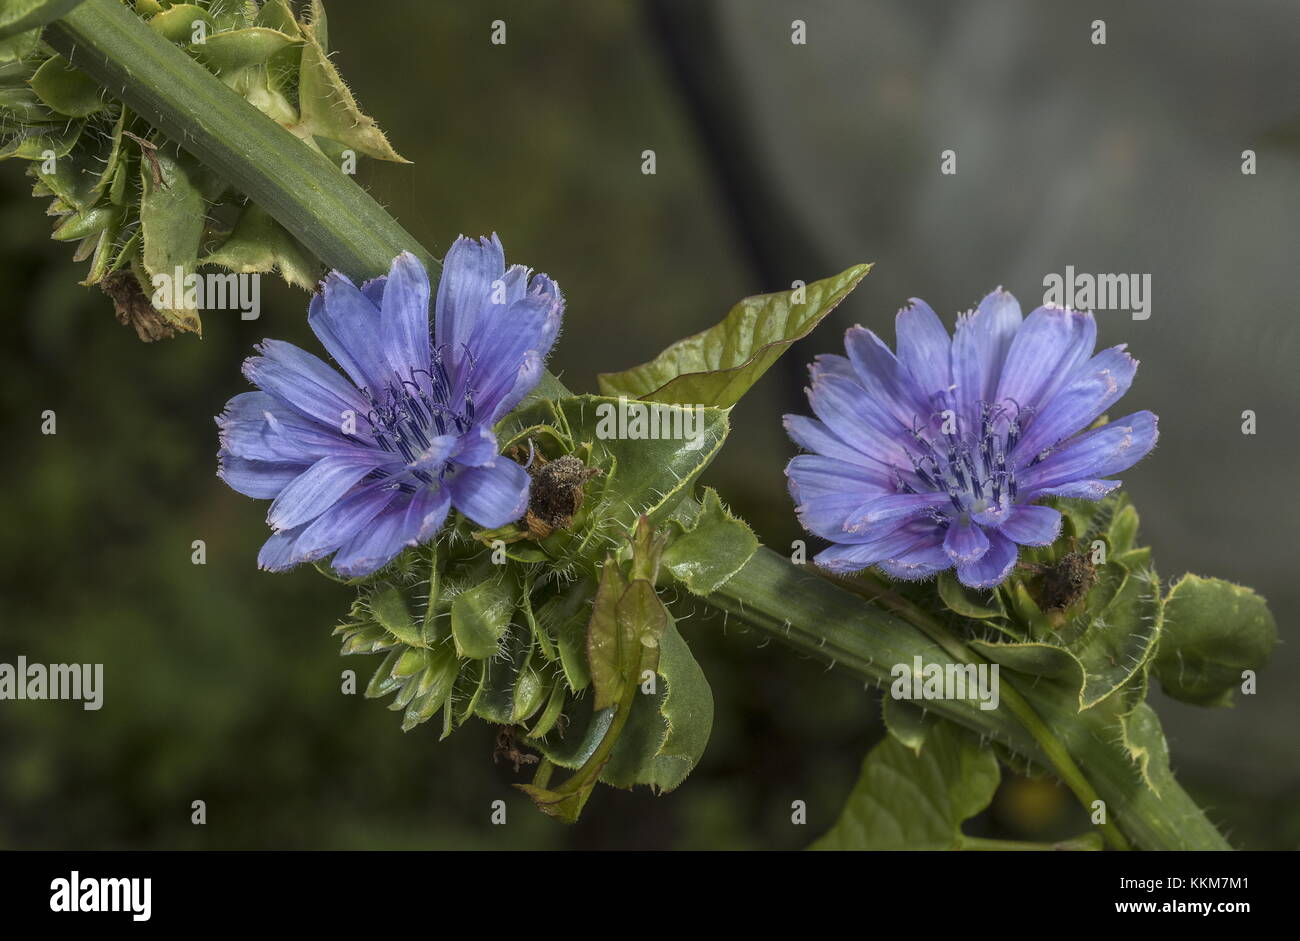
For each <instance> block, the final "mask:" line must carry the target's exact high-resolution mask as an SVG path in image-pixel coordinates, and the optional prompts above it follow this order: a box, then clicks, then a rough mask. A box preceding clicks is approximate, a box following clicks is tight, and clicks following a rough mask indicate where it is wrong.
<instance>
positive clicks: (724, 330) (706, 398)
mask: <svg viewBox="0 0 1300 941" xmlns="http://www.w3.org/2000/svg"><path fill="white" fill-rule="evenodd" d="M870 270H871V265H854V266H853V267H852V268H849V269H848V270H847V271H844V272H842V273H841V274H838V275H836V276H835V277H833V278H826V279H825V280H822V281H815V282H813V283H812V284H809V285H808V286H807V287H805V288H803V289H802V290H803V291H804V292H805V293H804V297H803V302H802V303H796V302H795V296H796V292H794V291H786V292H784V293H781V294H760V295H758V296H756V297H747V298H745V299H744V300H743V301H741V302H740V303H739V304H737V305H736V306H735V307H733V308H732V309H731V310H730V311H729V312H728V313H727V316H726V317H725V318H724V319H723V320H722V322H721V323H719V324H716V325H715V326H713V327H710V328H709V329H708V330H705V331H704V332H703V333H697V334H695V335H694V336H691V337H687V338H686V339H684V340H679V341H678V342H677V343H674V344H673V345H672V346H670V347H668V349H666V350H664V351H663V352H662V353H660V354H659V355H658V356H656V357H655V358H654V359H652V360H651V361H650V362H648V363H644V364H642V365H640V366H637V367H635V368H633V369H627V370H624V371H623V372H616V373H602V374H601V375H600V376H598V377H597V381H598V382H599V384H600V391H601V392H602V393H603V394H605V395H610V396H619V395H625V396H627V397H628V398H642V399H648V400H651V401H656V402H675V403H679V404H700V405H711V406H716V407H720V408H725V407H727V406H731V405H734V404H736V402H738V401H739V400H740V397H741V396H742V395H744V394H745V392H747V391H748V390H749V388H750V386H752V385H753V384H754V383H755V382H757V381H758V380H759V378H760V377H761V376H762V375H763V373H765V372H767V370H768V368H769V367H770V366H771V365H772V364H773V363H774V362H776V360H777V357H779V356H780V355H781V354H782V353H784V352H785V351H786V350H787V349H788V348H789V346H790V344H792V343H794V342H795V341H796V340H799V339H801V338H803V337H805V336H807V335H808V334H809V333H810V332H811V331H812V329H813V328H814V327H816V326H817V324H818V323H820V322H821V321H822V319H823V318H824V317H825V316H826V315H827V314H829V313H830V312H831V311H832V310H834V309H835V306H836V305H837V304H839V302H840V301H842V300H843V299H844V298H845V297H847V296H848V294H849V292H850V291H852V290H853V289H854V288H855V287H857V285H858V282H859V281H861V280H862V279H863V278H864V277H866V274H867V272H868V271H870Z"/></svg>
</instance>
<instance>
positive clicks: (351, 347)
mask: <svg viewBox="0 0 1300 941" xmlns="http://www.w3.org/2000/svg"><path fill="white" fill-rule="evenodd" d="M386 290H387V287H386V286H385V291H386ZM381 322H382V318H381V316H380V313H379V308H378V307H376V306H375V305H374V304H373V303H371V302H370V300H369V299H368V298H367V297H366V296H365V295H364V294H362V293H361V292H360V291H359V290H357V286H356V285H355V284H353V283H352V282H351V281H349V280H348V279H347V278H346V277H344V276H343V275H341V274H339V273H338V272H337V271H331V272H330V273H329V274H328V275H327V276H326V277H325V280H324V281H323V282H322V283H321V292H320V293H319V294H317V295H316V296H315V297H313V298H312V299H311V305H310V306H309V307H308V309H307V323H308V325H309V326H310V327H311V328H312V330H313V331H314V332H315V334H316V336H317V338H318V339H319V340H320V342H321V345H322V346H324V347H325V349H326V350H328V351H329V354H330V355H331V356H333V357H334V361H335V362H337V363H338V364H339V365H340V366H341V367H343V371H344V372H346V373H347V374H348V375H349V376H350V377H351V378H352V381H353V382H354V383H356V385H357V386H358V387H359V388H362V389H369V390H370V391H371V393H373V394H378V393H379V391H380V390H382V389H383V388H384V387H385V386H386V385H388V383H389V382H390V381H391V379H392V369H391V367H390V366H389V365H388V360H387V359H386V358H385V356H384V344H383V337H382V334H381Z"/></svg>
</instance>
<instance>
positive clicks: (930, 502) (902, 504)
mask: <svg viewBox="0 0 1300 941" xmlns="http://www.w3.org/2000/svg"><path fill="white" fill-rule="evenodd" d="M948 503H949V500H948V495H947V494H946V493H891V494H886V495H884V496H878V497H870V498H868V499H867V501H866V502H865V503H863V504H862V505H861V506H860V507H858V509H857V511H856V512H855V513H853V514H852V515H851V516H850V517H849V519H848V522H846V523H845V528H846V529H848V531H849V532H855V533H865V532H870V530H871V528H872V527H875V526H880V525H883V524H886V523H893V522H896V521H897V520H906V519H914V518H915V517H918V516H925V515H927V514H929V512H930V511H931V510H937V509H939V508H941V507H944V506H947V505H948Z"/></svg>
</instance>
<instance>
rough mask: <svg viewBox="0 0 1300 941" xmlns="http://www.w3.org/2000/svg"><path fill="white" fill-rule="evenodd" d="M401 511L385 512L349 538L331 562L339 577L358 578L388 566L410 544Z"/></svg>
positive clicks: (407, 520)
mask: <svg viewBox="0 0 1300 941" xmlns="http://www.w3.org/2000/svg"><path fill="white" fill-rule="evenodd" d="M412 526H413V520H411V519H410V518H409V517H408V516H407V514H406V513H405V512H404V511H403V510H399V509H391V508H390V509H388V510H386V511H385V512H383V513H380V514H379V516H377V517H376V518H375V519H374V520H373V521H372V522H371V523H370V525H368V526H366V527H364V528H363V529H362V530H361V531H360V532H358V533H357V534H356V535H355V536H353V537H352V539H351V540H349V541H348V542H347V543H345V544H344V545H343V547H342V548H341V549H339V551H338V552H337V553H336V554H335V556H334V558H333V559H331V560H330V566H331V567H332V568H333V569H334V571H336V572H338V573H339V574H340V575H345V576H347V577H348V578H359V577H361V576H362V575H369V574H370V573H371V572H375V571H378V570H379V569H381V568H383V567H384V566H385V565H387V564H388V563H389V562H391V561H392V560H393V559H394V558H395V557H396V556H397V555H398V553H400V552H401V551H402V549H403V548H405V547H406V545H407V544H408V543H409V542H410V541H411V538H412V536H413V535H414V531H413V529H412Z"/></svg>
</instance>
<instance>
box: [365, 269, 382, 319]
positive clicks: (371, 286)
mask: <svg viewBox="0 0 1300 941" xmlns="http://www.w3.org/2000/svg"><path fill="white" fill-rule="evenodd" d="M387 285H388V275H386V274H381V275H380V276H379V277H377V278H371V279H370V280H369V281H367V282H365V283H364V284H363V285H361V293H362V295H363V296H364V297H365V299H366V300H368V301H369V302H370V303H372V304H374V305H375V309H376V310H382V309H383V304H384V288H385V287H386V286H387Z"/></svg>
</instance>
